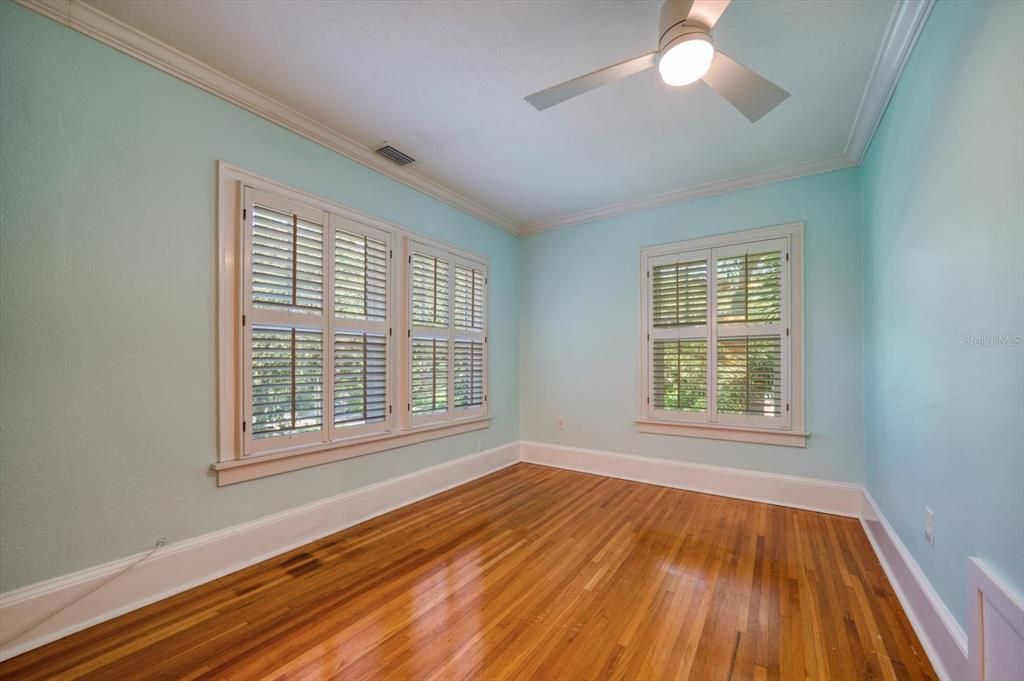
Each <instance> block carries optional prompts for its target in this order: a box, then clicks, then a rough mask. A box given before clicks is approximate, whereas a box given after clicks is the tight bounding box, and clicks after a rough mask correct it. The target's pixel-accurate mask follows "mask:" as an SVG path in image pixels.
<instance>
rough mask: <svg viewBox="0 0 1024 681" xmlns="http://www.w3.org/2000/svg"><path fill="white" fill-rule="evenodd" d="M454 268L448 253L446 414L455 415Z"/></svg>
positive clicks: (453, 262) (448, 417) (454, 261)
mask: <svg viewBox="0 0 1024 681" xmlns="http://www.w3.org/2000/svg"><path fill="white" fill-rule="evenodd" d="M455 269H456V259H455V258H454V257H452V256H451V255H449V265H448V358H447V359H448V416H447V419H446V420H449V419H451V418H453V417H454V415H455Z"/></svg>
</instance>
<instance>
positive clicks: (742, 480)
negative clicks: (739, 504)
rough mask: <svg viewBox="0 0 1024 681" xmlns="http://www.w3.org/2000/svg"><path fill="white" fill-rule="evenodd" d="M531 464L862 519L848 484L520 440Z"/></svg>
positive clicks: (857, 488) (858, 492)
mask: <svg viewBox="0 0 1024 681" xmlns="http://www.w3.org/2000/svg"><path fill="white" fill-rule="evenodd" d="M520 448H521V452H520V455H521V458H522V460H523V461H527V462H529V463H538V464H542V465H544V466H554V467H556V468H565V469H568V470H573V471H580V472H583V473H596V474H598V475H607V476H610V477H613V478H622V479H623V480H633V481H635V482H646V483H650V484H653V485H663V486H665V487H675V488H678V489H685V490H690V491H693V492H705V493H707V494H717V495H719V496H724V497H733V498H735V499H746V500H748V501H761V502H764V503H768V504H777V505H779V506H791V507H793V508H802V509H807V510H810V511H820V512H822V513H832V514H835V515H844V516H851V517H854V518H859V517H860V515H861V506H862V504H863V498H864V496H863V489H864V488H863V487H862V486H861V485H855V484H850V483H844V482H832V481H829V480H818V479H816V478H801V477H797V476H793V475H778V474H775V473H761V472H758V471H749V470H743V469H739V468H726V467H724V466H709V465H705V464H697V463H686V462H682V461H674V460H670V459H654V458H650V457H645V456H633V455H631V454H617V453H614V452H604V451H598V450H594V449H582V448H580V447H566V446H563V445H552V444H547V443H542V442H521V443H520Z"/></svg>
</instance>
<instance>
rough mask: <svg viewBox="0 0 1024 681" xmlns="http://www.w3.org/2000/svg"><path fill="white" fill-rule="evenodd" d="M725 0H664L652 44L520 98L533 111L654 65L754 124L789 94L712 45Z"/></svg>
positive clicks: (676, 82) (669, 77)
mask: <svg viewBox="0 0 1024 681" xmlns="http://www.w3.org/2000/svg"><path fill="white" fill-rule="evenodd" d="M730 2H731V0H665V4H664V5H663V6H662V8H661V20H660V21H659V28H660V31H659V35H660V38H659V39H658V49H657V51H655V52H649V53H647V54H644V55H641V56H639V57H634V58H633V59H627V60H626V61H624V62H620V63H618V64H615V65H613V66H608V67H606V68H603V69H600V70H598V71H594V72H593V73H588V74H587V75H585V76H580V77H579V78H573V79H572V80H567V81H565V82H564V83H561V84H559V85H555V86H554V87H549V88H547V89H546V90H541V91H540V92H535V93H533V94H532V95H530V96H528V97H526V101H528V102H529V103H530V104H532V105H533V106H534V107H535V108H536V109H537V110H538V111H541V110H543V109H546V108H548V107H550V106H554V105H555V104H560V103H561V102H564V101H565V100H567V99H572V98H573V97H575V96H577V95H581V94H583V93H584V92H588V91H590V90H593V89H594V88H596V87H600V86H602V85H607V84H608V83H613V82H615V81H617V80H621V79H623V78H625V77H627V76H631V75H633V74H634V73H639V72H640V71H644V70H646V69H649V68H651V67H652V66H655V65H657V67H658V72H659V73H660V74H661V79H662V80H663V81H665V83H666V84H667V85H673V86H678V85H687V84H689V83H692V82H694V81H696V80H701V79H702V80H703V81H704V82H705V83H707V84H708V85H709V86H710V87H711V89H712V90H714V91H715V92H717V93H718V94H720V95H722V96H723V97H725V98H726V99H727V100H728V101H729V103H730V104H732V105H733V106H734V107H736V108H737V109H739V111H740V113H742V114H743V115H744V116H746V117H747V118H748V119H750V122H751V123H756V122H757V121H758V120H759V119H760V118H761V117H762V116H764V115H765V114H766V113H768V112H769V111H771V110H772V109H774V108H775V107H777V106H778V105H779V104H781V103H782V102H783V101H785V99H786V98H787V97H789V93H788V92H786V91H785V90H783V89H782V88H780V87H779V86H778V85H776V84H775V83H773V82H771V81H770V80H768V79H767V78H764V77H763V76H761V75H759V74H757V73H755V72H754V71H752V70H750V69H748V68H747V67H746V66H743V65H742V64H740V63H738V62H736V61H734V60H733V59H731V58H730V57H728V56H726V55H725V54H724V53H722V52H719V51H718V50H716V49H715V44H714V41H713V40H712V38H711V29H712V28H714V26H715V23H716V22H717V21H718V18H719V17H721V16H722V13H723V12H725V8H726V7H728V6H729V3H730Z"/></svg>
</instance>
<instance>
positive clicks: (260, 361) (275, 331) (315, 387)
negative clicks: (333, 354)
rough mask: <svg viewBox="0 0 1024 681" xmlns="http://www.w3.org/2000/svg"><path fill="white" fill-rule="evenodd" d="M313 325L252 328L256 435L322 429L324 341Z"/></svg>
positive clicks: (277, 434) (253, 412)
mask: <svg viewBox="0 0 1024 681" xmlns="http://www.w3.org/2000/svg"><path fill="white" fill-rule="evenodd" d="M322 340H323V339H322V334H321V333H320V331H317V330H308V329H285V328H275V327H253V330H252V434H253V437H254V438H257V439H259V438H269V437H275V436H279V435H292V434H295V433H302V432H309V431H316V430H320V428H321V426H322V424H323V415H322V404H323V403H322V399H323V342H322Z"/></svg>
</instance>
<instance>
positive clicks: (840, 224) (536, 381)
mask: <svg viewBox="0 0 1024 681" xmlns="http://www.w3.org/2000/svg"><path fill="white" fill-rule="evenodd" d="M859 191H860V188H859V182H858V171H857V170H856V169H850V170H841V171H836V172H831V173H826V174H823V175H815V176H812V177H805V178H800V179H796V180H790V181H788V182H782V183H778V184H773V185H768V186H764V187H757V188H754V189H748V190H744V191H740V192H734V193H731V194H723V195H721V196H714V197H711V198H707V199H701V200H699V201H691V202H688V203H682V204H677V205H674V206H669V207H666V208H660V209H657V210H652V211H648V212H644V213H638V214H634V215H629V216H625V217H621V218H615V219H610V220H604V221H601V222H597V223H591V224H587V225H579V226H576V227H570V228H567V229H561V230H556V231H553V232H547V233H544V234H541V235H538V236H536V237H531V238H530V239H527V240H526V242H525V244H524V248H523V275H522V281H523V290H522V310H521V312H520V327H521V331H520V343H519V347H520V353H521V354H520V367H521V371H522V373H521V376H520V385H521V397H520V408H519V409H520V418H521V428H522V434H523V438H524V439H526V440H538V441H543V442H553V443H558V444H566V445H574V446H578V447H586V448H593V449H603V450H609V451H614V452H624V453H629V454H639V455H644V456H656V457H662V458H667V459H678V460H682V461H695V462H699V463H709V464H716V465H721V466H734V467H739V468H750V469H756V470H762V471H771V472H775V473H787V474H791V475H805V476H811V477H817V478H826V479H830V480H846V481H853V482H860V481H861V480H862V478H863V445H862V438H863V428H864V427H863V423H864V421H863V415H862V410H863V392H862V378H863V364H862V361H861V344H862V332H861V328H862V319H861V304H862V299H863V293H862V291H861V241H860V201H859V196H860V194H859ZM799 221H802V222H804V223H805V225H804V248H805V256H804V263H805V270H806V271H805V277H804V290H805V296H806V301H805V306H804V309H805V325H806V333H805V338H806V340H805V354H806V362H805V365H806V376H807V380H806V391H807V392H806V400H805V402H806V410H807V426H808V430H810V431H811V433H812V435H811V437H810V439H809V440H808V446H807V448H806V449H794V448H790V447H773V446H766V445H753V444H742V443H736V442H723V441H716V440H699V439H691V438H682V437H673V436H664V435H648V434H639V433H637V432H636V428H635V425H634V422H633V419H634V418H636V416H637V404H638V401H637V392H638V390H639V388H638V380H639V379H638V377H637V371H638V367H637V364H638V357H639V348H640V329H639V324H640V321H639V319H640V317H639V310H638V305H639V294H638V285H639V284H638V273H637V272H638V268H639V254H640V249H641V248H643V247H645V246H651V245H654V244H660V243H666V242H672V241H679V240H682V239H690V238H694V237H700V236H706V235H709V234H719V233H723V232H734V231H738V230H744V229H752V228H755V227H764V226H767V225H774V224H781V223H788V222H799ZM559 415H560V416H564V417H565V429H564V430H557V429H556V428H555V417H556V416H559Z"/></svg>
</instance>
